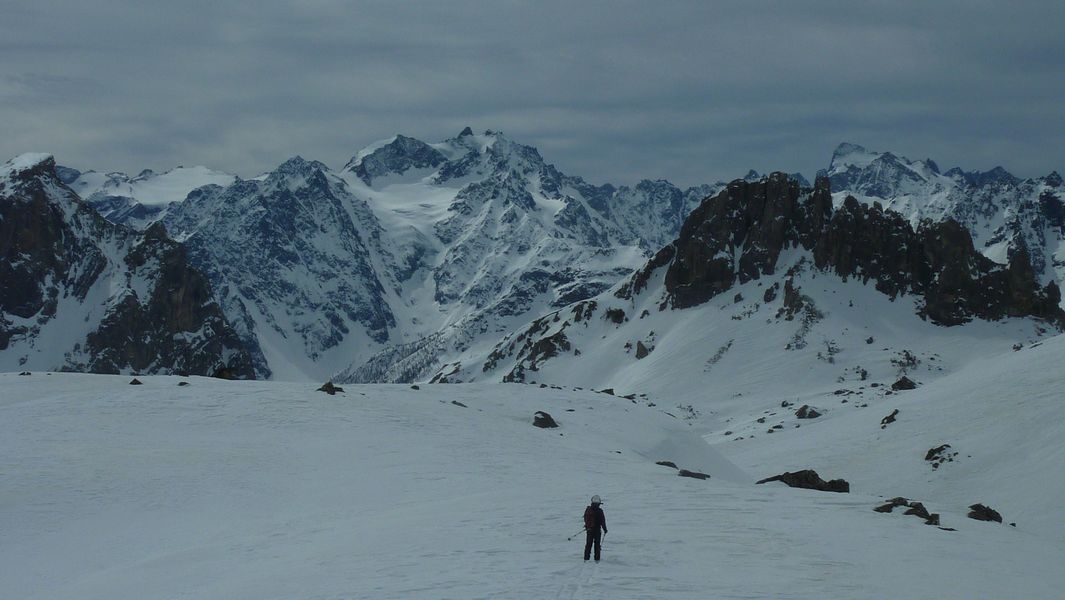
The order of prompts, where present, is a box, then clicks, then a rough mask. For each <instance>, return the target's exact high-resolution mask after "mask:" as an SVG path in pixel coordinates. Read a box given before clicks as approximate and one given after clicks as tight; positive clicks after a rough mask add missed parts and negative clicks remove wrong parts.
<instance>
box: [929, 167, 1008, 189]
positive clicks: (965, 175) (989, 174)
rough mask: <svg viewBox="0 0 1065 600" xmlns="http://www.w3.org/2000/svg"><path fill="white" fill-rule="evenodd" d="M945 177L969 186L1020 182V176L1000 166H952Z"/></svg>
mask: <svg viewBox="0 0 1065 600" xmlns="http://www.w3.org/2000/svg"><path fill="white" fill-rule="evenodd" d="M944 175H946V176H947V177H950V178H952V179H955V180H958V181H959V182H961V183H963V184H964V185H967V186H970V187H983V186H988V185H1001V186H1007V185H1017V184H1018V183H1020V182H1021V180H1020V178H1018V177H1014V176H1013V175H1012V174H1011V173H1010V172H1009V171H1007V170H1006V169H1003V168H1002V167H995V168H993V169H991V170H989V171H972V172H969V171H963V170H962V169H960V168H959V167H954V168H953V169H950V170H949V171H947V172H946V173H944Z"/></svg>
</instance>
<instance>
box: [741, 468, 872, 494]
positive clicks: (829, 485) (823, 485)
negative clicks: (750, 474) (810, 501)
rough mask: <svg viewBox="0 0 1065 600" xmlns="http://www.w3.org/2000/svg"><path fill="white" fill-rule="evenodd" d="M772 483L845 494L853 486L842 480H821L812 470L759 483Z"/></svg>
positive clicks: (786, 474) (788, 474)
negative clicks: (777, 482)
mask: <svg viewBox="0 0 1065 600" xmlns="http://www.w3.org/2000/svg"><path fill="white" fill-rule="evenodd" d="M770 481H780V482H783V483H785V484H787V485H788V486H789V487H793V488H802V489H807V490H818V491H821V492H837V493H844V494H845V493H848V492H850V491H851V486H850V484H849V483H847V482H846V481H844V480H842V479H833V480H831V481H825V480H824V479H821V476H820V475H818V474H817V471H814V470H812V469H805V470H803V471H796V472H794V473H791V472H788V473H782V474H780V475H776V476H773V477H769V478H766V479H763V480H761V481H759V482H758V483H769V482H770Z"/></svg>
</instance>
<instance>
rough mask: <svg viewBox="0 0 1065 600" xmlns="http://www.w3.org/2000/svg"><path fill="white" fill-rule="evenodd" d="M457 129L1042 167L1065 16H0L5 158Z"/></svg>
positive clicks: (153, 6)
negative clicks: (872, 152) (887, 153)
mask: <svg viewBox="0 0 1065 600" xmlns="http://www.w3.org/2000/svg"><path fill="white" fill-rule="evenodd" d="M230 5H233V6H230ZM238 5H239V6H238ZM466 125H470V126H472V127H473V128H474V129H475V130H484V129H496V130H502V131H503V132H505V133H506V134H507V135H508V136H509V137H511V138H513V139H516V140H518V141H522V142H525V143H528V144H531V145H534V146H536V147H538V148H539V149H540V152H541V154H542V155H543V156H544V158H545V159H547V160H548V161H549V162H553V163H555V164H556V165H557V166H558V167H559V168H560V169H561V170H562V171H564V172H566V173H570V174H574V175H581V176H583V177H585V178H586V179H588V180H590V181H592V182H596V183H601V182H606V181H611V182H615V183H633V182H635V181H637V180H639V179H641V178H652V179H655V178H665V179H669V180H671V181H674V182H676V183H679V184H694V183H698V182H704V181H705V182H710V181H714V180H718V179H729V178H733V177H736V176H740V175H742V174H743V173H745V172H746V171H747V170H748V169H752V168H753V169H757V170H758V171H770V170H787V171H796V170H797V171H801V172H803V173H804V174H806V175H808V176H812V175H813V173H814V172H815V171H816V170H817V169H819V168H823V167H825V166H827V163H828V161H829V159H830V157H831V153H832V150H833V149H834V148H835V146H836V145H837V144H838V143H839V142H841V141H850V142H855V143H858V144H862V145H864V146H866V147H868V148H870V149H877V150H891V151H893V152H896V153H898V154H902V155H905V156H908V157H910V158H925V157H931V158H933V159H935V160H936V161H937V162H938V163H939V166H940V167H941V168H943V169H946V168H949V167H951V166H962V167H964V168H967V169H988V168H991V167H993V166H996V165H1002V166H1005V167H1006V168H1007V169H1009V170H1010V171H1012V172H1014V173H1015V174H1017V175H1020V176H1038V175H1044V174H1046V173H1049V172H1050V171H1051V170H1054V169H1057V170H1062V169H1063V167H1065V2H1063V1H1062V0H1050V1H1045V2H1019V1H1016V0H1014V1H1011V2H1000V1H996V2H987V1H983V0H966V1H963V2H954V1H929V0H922V1H912V0H895V1H893V2H883V3H876V4H875V6H874V5H873V4H872V3H857V2H850V1H848V2H799V1H787V2H758V1H751V0H746V1H742V2H727V1H717V0H715V1H709V0H707V1H696V2H666V1H649V0H643V1H640V2H579V1H577V0H570V1H568V2H546V1H538V2H516V1H504V0H494V1H486V2H469V1H455V0H451V1H436V2H424V3H416V2H400V1H385V2H351V1H339V0H301V1H300V2H279V1H273V0H257V1H255V2H240V3H237V2H229V3H222V2H219V1H218V0H212V1H210V2H200V1H198V0H181V1H171V2H159V3H156V2H149V1H146V0H136V1H125V0H112V1H103V0H62V1H40V2H9V3H7V4H6V5H5V6H4V9H3V12H2V14H0V156H2V158H0V161H2V160H5V159H6V158H8V157H10V156H14V155H16V154H19V153H22V152H27V151H44V152H51V153H53V154H55V155H56V157H57V160H58V161H59V162H60V163H61V164H66V165H70V166H73V167H77V168H80V169H96V170H106V171H111V170H121V171H127V172H131V173H136V172H138V171H139V170H141V169H143V168H153V169H156V170H160V169H166V168H170V167H173V166H175V165H178V164H183V165H187V166H188V165H194V164H204V165H207V166H210V167H212V168H216V169H222V170H226V171H230V172H233V173H236V174H238V175H242V176H245V177H247V176H254V175H256V174H258V173H260V172H263V171H265V170H268V169H270V168H272V167H274V166H276V165H277V164H279V163H280V162H282V161H283V160H285V159H286V158H288V157H290V156H293V155H295V154H300V155H302V156H304V157H305V158H314V159H317V160H321V161H322V162H325V163H326V164H329V165H331V166H333V167H334V168H339V167H341V166H343V164H344V162H346V160H347V159H348V158H349V157H350V156H351V155H352V154H354V153H355V152H356V151H357V150H358V149H360V148H362V147H364V146H366V145H368V144H369V143H371V142H373V141H375V140H378V139H381V138H386V137H389V136H391V135H393V134H395V133H404V134H406V135H410V136H412V137H417V138H420V139H423V140H426V141H438V140H441V139H444V138H446V137H450V136H452V135H455V134H457V133H458V132H459V131H460V130H461V129H462V127H464V126H466Z"/></svg>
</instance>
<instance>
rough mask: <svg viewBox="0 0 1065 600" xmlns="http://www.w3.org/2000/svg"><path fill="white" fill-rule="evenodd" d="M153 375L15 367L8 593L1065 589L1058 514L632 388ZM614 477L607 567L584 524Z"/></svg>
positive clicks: (7, 408) (787, 594)
mask: <svg viewBox="0 0 1065 600" xmlns="http://www.w3.org/2000/svg"><path fill="white" fill-rule="evenodd" d="M141 379H142V380H143V381H144V382H145V385H143V386H129V385H128V378H127V377H120V376H93V375H73V374H54V375H46V374H44V373H35V374H34V375H33V376H30V377H19V376H17V375H14V374H4V375H0V411H2V417H0V457H2V458H0V472H2V473H3V481H4V485H3V486H2V487H0V507H2V510H0V534H2V535H0V540H2V541H0V564H3V565H5V568H4V569H3V570H2V571H0V589H3V590H5V595H8V594H10V597H15V598H27V599H31V598H70V597H78V598H108V599H114V598H331V599H332V598H708V597H712V598H765V597H772V598H825V597H834V598H887V597H902V598H937V599H943V598H947V599H949V598H967V599H968V598H1002V597H1012V598H1052V597H1056V595H1055V593H1056V591H1057V590H1059V589H1060V586H1061V584H1062V583H1063V579H1065V575H1063V574H1062V573H1061V572H1060V568H1058V567H1060V565H1061V564H1063V562H1062V561H1063V559H1065V552H1063V550H1062V546H1061V545H1060V544H1059V543H1053V542H1051V541H1047V540H1045V539H1043V538H1042V537H1039V536H1038V535H1036V533H1033V532H1029V531H1025V530H1022V529H1013V528H1009V527H1006V526H1001V525H997V524H986V523H978V522H975V521H970V520H967V519H964V518H963V517H962V515H960V514H954V513H950V512H948V511H946V510H944V511H943V512H944V522H945V524H947V525H949V526H954V527H957V528H958V531H956V532H945V531H940V530H938V529H936V528H934V527H929V526H925V525H923V524H922V523H921V522H920V520H918V519H915V518H913V517H903V516H902V515H898V514H892V515H882V514H877V513H874V512H873V511H872V510H871V508H872V507H873V506H875V505H876V504H877V503H878V501H879V498H876V497H874V496H869V495H860V494H846V495H845V494H825V493H818V492H810V491H805V490H793V489H790V488H787V487H783V486H775V485H769V486H753V485H751V484H750V479H751V478H752V477H753V476H759V477H760V476H766V475H770V474H776V473H777V472H779V469H778V468H777V466H778V465H775V464H769V463H766V464H761V465H755V466H756V467H757V471H756V472H749V473H744V472H743V471H741V470H739V469H737V468H736V467H734V466H732V465H731V464H730V463H729V461H728V460H727V459H725V458H724V457H723V456H722V455H721V454H720V453H719V452H718V451H717V450H715V448H714V447H711V446H710V445H708V444H705V443H704V442H703V441H702V440H701V439H700V437H699V435H698V434H699V433H700V432H697V431H696V430H695V428H694V427H691V426H689V425H687V424H685V423H684V422H683V421H681V420H678V419H674V418H672V417H669V416H667V415H665V414H664V413H663V412H660V411H658V410H656V409H653V408H648V407H646V406H639V405H636V404H633V403H631V402H629V401H627V400H624V399H620V398H617V397H614V396H610V395H607V394H597V393H589V392H574V391H562V390H553V389H550V388H548V389H541V388H537V387H534V386H521V385H501V384H476V385H448V386H424V385H423V386H422V387H421V389H419V390H414V389H411V388H410V387H408V386H349V387H347V391H346V393H344V394H338V395H336V396H328V395H325V394H322V393H318V392H314V391H313V387H314V386H311V385H308V384H284V383H276V382H274V383H269V382H226V381H217V380H210V379H203V378H192V379H187V380H183V379H180V378H176V377H146V378H141ZM179 381H188V382H190V385H189V386H186V387H178V385H177V384H178V382H179ZM453 402H461V403H463V404H466V405H467V407H465V408H464V407H461V406H458V405H455V404H453ZM568 409H572V410H573V412H567V411H568ZM536 410H544V411H547V412H549V413H551V414H552V415H553V416H554V417H555V418H556V419H557V420H558V421H559V423H560V425H561V427H560V428H559V429H546V430H545V429H538V428H535V427H533V426H532V425H531V422H532V416H533V412H535V411H536ZM560 434H562V435H560ZM656 460H674V461H675V462H677V463H678V464H679V465H680V466H681V467H685V468H689V469H693V470H699V471H704V472H707V473H710V474H711V475H712V476H713V478H712V479H711V480H710V481H698V480H692V479H686V478H680V477H677V476H676V473H675V471H673V470H672V469H670V468H668V467H662V466H658V465H655V464H654V461H656ZM752 471H753V469H752ZM596 493H597V494H600V495H602V496H603V498H604V500H605V509H606V515H607V523H608V525H609V528H610V533H609V534H608V535H607V536H606V539H605V543H604V550H603V557H604V559H603V563H602V564H599V565H595V564H585V563H583V561H581V560H580V552H581V544H582V542H583V539H582V537H581V536H578V538H577V539H575V540H573V541H569V542H568V541H566V538H567V537H568V536H570V535H572V534H574V533H576V532H578V531H579V530H580V528H581V513H582V511H583V508H584V506H585V505H586V503H587V500H588V497H590V496H591V495H592V494H596Z"/></svg>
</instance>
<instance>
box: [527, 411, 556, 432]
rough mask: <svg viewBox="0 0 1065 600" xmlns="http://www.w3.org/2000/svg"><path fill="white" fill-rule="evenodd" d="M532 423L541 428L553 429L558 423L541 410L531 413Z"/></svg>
mask: <svg viewBox="0 0 1065 600" xmlns="http://www.w3.org/2000/svg"><path fill="white" fill-rule="evenodd" d="M533 425H535V426H537V427H541V428H543V429H553V428H555V427H558V423H556V422H555V419H554V418H552V417H551V415H549V414H547V413H545V412H544V411H542V410H538V411H536V414H534V415H533Z"/></svg>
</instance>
